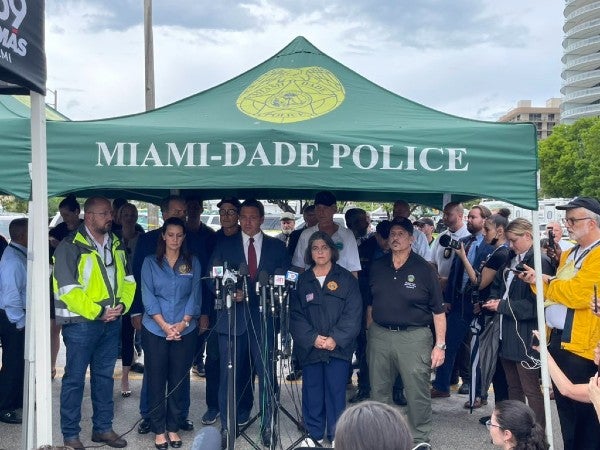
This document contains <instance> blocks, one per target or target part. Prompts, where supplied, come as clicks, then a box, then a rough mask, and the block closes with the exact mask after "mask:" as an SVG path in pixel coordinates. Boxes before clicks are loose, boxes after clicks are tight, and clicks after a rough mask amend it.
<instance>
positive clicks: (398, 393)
mask: <svg viewBox="0 0 600 450" xmlns="http://www.w3.org/2000/svg"><path fill="white" fill-rule="evenodd" d="M392 398H393V400H394V403H395V404H396V405H400V406H406V405H408V402H407V401H406V397H405V396H404V390H403V389H399V390H394V392H393V393H392Z"/></svg>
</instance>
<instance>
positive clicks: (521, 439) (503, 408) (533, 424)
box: [486, 400, 550, 450]
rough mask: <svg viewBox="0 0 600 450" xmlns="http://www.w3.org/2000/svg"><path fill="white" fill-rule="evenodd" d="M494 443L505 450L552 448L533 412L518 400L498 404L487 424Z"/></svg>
mask: <svg viewBox="0 0 600 450" xmlns="http://www.w3.org/2000/svg"><path fill="white" fill-rule="evenodd" d="M486 426H487V428H488V430H489V431H490V436H491V437H492V443H493V444H494V445H496V446H497V447H502V448H503V449H504V450H508V449H513V450H547V449H548V448H550V445H548V441H547V440H546V435H545V434H544V430H543V429H542V427H541V426H540V424H539V423H538V421H537V420H536V417H535V414H534V412H533V410H532V409H531V408H530V407H529V406H527V405H526V404H525V403H523V402H520V401H518V400H505V401H503V402H499V403H497V404H496V407H495V408H494V412H493V413H492V417H491V418H490V420H488V421H487V422H486Z"/></svg>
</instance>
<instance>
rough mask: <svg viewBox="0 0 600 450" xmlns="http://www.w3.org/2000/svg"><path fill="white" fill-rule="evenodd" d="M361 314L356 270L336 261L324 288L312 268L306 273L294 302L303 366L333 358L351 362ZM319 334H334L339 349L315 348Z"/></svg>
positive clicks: (295, 333)
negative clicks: (347, 268) (353, 271)
mask: <svg viewBox="0 0 600 450" xmlns="http://www.w3.org/2000/svg"><path fill="white" fill-rule="evenodd" d="M361 316H362V299H361V296H360V290H359V288H358V281H357V279H356V278H355V277H354V275H352V273H350V272H349V271H347V270H346V269H344V268H343V267H341V266H339V265H337V264H335V265H333V267H332V268H331V270H330V271H329V273H328V274H327V277H326V278H325V283H323V287H321V284H320V283H319V280H317V278H316V277H315V275H314V273H313V271H312V270H308V271H306V272H304V273H302V274H301V275H300V277H299V278H298V284H297V286H296V289H295V290H294V291H292V295H291V301H290V332H291V333H292V337H293V338H294V351H295V352H296V353H297V356H298V361H299V363H300V366H302V367H304V366H305V365H307V364H313V363H317V362H327V361H329V358H338V359H343V360H347V361H350V360H351V359H352V353H353V352H354V347H355V341H356V336H358V332H359V331H360V322H361ZM318 335H321V336H327V337H332V338H333V339H334V340H335V342H336V344H337V346H336V348H335V349H334V350H332V351H329V350H324V349H317V348H315V346H314V343H315V339H316V338H317V336H318Z"/></svg>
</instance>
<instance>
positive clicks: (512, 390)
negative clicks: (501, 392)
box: [501, 358, 546, 428]
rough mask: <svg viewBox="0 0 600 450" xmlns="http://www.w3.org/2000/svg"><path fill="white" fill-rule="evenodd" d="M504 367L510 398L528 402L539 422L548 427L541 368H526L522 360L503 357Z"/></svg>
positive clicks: (543, 426)
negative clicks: (541, 384)
mask: <svg viewBox="0 0 600 450" xmlns="http://www.w3.org/2000/svg"><path fill="white" fill-rule="evenodd" d="M501 361H502V367H503V368H504V373H505V374H506V381H507V383H508V398H509V399H510V400H519V401H521V402H523V403H525V398H527V403H528V404H529V407H530V408H531V409H532V410H533V412H534V413H535V418H536V420H537V422H538V423H539V424H540V425H541V426H542V428H545V427H546V416H545V414H544V397H543V396H542V390H541V389H540V370H539V369H534V370H531V369H526V368H525V367H523V366H522V365H521V361H509V360H508V359H504V358H501Z"/></svg>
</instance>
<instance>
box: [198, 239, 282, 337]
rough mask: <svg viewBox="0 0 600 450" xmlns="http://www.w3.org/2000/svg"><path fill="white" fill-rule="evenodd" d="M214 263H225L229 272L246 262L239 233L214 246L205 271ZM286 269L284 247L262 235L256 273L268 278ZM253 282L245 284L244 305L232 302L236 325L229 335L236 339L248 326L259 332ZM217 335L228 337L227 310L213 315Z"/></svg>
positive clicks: (257, 300) (257, 301)
mask: <svg viewBox="0 0 600 450" xmlns="http://www.w3.org/2000/svg"><path fill="white" fill-rule="evenodd" d="M214 261H219V262H220V263H221V264H222V263H225V262H227V265H228V267H229V268H230V269H234V270H236V271H237V270H238V268H239V266H240V263H241V262H246V263H247V261H246V256H245V254H244V241H243V239H242V233H241V232H240V233H238V234H237V235H235V236H232V237H231V238H229V239H220V240H218V241H217V243H216V245H215V249H214V251H213V254H212V256H211V258H210V263H209V267H212V266H213V263H214ZM289 266H290V257H289V255H288V253H287V250H286V248H285V244H284V243H283V242H282V241H280V240H279V239H276V238H274V237H271V236H267V235H266V234H263V239H262V247H261V250H260V261H258V273H260V272H261V271H263V270H264V271H265V272H267V273H268V274H269V275H273V274H274V273H275V269H282V270H284V271H285V270H288V269H289ZM256 281H258V280H248V283H247V289H248V305H246V304H245V302H234V304H235V307H234V309H235V315H236V325H235V329H232V330H231V331H232V333H233V334H235V335H238V336H239V335H240V334H243V333H245V332H246V331H247V330H248V327H249V326H252V327H254V329H256V330H259V329H260V313H259V304H260V297H259V296H258V295H257V294H256ZM250 320H252V324H250V323H249V321H250ZM214 329H215V330H216V331H217V332H218V333H224V334H227V333H228V320H227V309H226V308H224V309H222V310H220V311H217V323H216V324H215V328H214Z"/></svg>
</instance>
